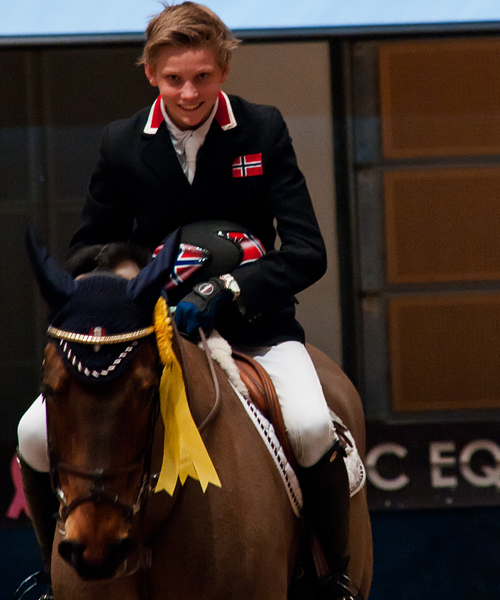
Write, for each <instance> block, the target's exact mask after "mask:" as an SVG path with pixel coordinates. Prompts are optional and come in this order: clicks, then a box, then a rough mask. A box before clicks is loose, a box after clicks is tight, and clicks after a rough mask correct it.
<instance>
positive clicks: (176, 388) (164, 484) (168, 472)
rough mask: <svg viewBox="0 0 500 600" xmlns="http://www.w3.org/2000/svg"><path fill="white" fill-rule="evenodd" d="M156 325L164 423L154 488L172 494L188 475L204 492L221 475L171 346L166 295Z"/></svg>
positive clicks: (160, 306) (156, 315) (170, 329)
mask: <svg viewBox="0 0 500 600" xmlns="http://www.w3.org/2000/svg"><path fill="white" fill-rule="evenodd" d="M154 327H155V333H156V340H157V344H158V350H159V353H160V359H161V361H162V363H163V365H164V368H163V373H162V376H161V381H160V406H161V414H162V417H163V423H164V426H165V441H164V446H163V462H162V466H161V471H160V476H159V479H158V482H157V485H156V489H155V491H156V492H160V491H162V490H165V491H166V492H168V493H169V494H170V495H172V494H173V493H174V490H175V486H176V484H177V479H179V480H180V482H181V484H182V485H184V483H185V481H186V479H187V477H188V475H189V476H190V477H192V478H193V479H198V480H199V482H200V485H201V487H202V489H203V491H204V492H205V490H206V489H207V487H208V484H209V483H212V484H213V485H216V486H218V487H220V486H221V483H220V480H219V476H218V475H217V472H216V470H215V467H214V465H213V463H212V461H211V459H210V456H209V455H208V452H207V449H206V448H205V444H204V443H203V440H202V439H201V435H200V433H199V431H198V428H197V427H196V424H195V422H194V420H193V417H192V415H191V411H190V409H189V405H188V401H187V396H186V388H185V385H184V379H183V377H182V369H181V365H180V364H179V361H178V360H177V357H176V356H175V353H174V350H173V348H172V335H173V329H172V323H171V321H170V316H169V314H168V308H167V303H166V302H165V300H164V299H163V298H160V299H159V300H158V303H157V304H156V307H155V311H154Z"/></svg>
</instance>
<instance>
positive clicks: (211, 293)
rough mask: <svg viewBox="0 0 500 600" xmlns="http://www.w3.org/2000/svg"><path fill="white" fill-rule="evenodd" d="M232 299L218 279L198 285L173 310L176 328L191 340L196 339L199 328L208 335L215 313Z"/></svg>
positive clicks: (231, 294)
mask: <svg viewBox="0 0 500 600" xmlns="http://www.w3.org/2000/svg"><path fill="white" fill-rule="evenodd" d="M233 299H234V294H233V292H232V291H231V290H229V289H226V288H225V287H224V281H223V280H222V279H219V277H213V278H212V279H209V280H208V281H207V282H205V283H198V284H197V285H195V286H194V288H193V291H192V292H190V293H189V294H187V296H184V298H183V299H182V300H181V301H180V302H179V304H178V305H177V308H176V309H175V322H176V324H177V328H178V329H179V331H180V332H182V333H185V334H186V335H187V336H188V337H192V338H196V337H198V328H199V327H201V328H202V329H203V332H204V333H205V334H206V335H209V334H210V332H211V331H212V329H213V328H214V324H215V317H216V316H217V313H218V312H219V311H220V310H221V309H222V308H223V307H224V306H228V305H229V304H231V302H232V301H233Z"/></svg>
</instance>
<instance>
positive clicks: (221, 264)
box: [154, 221, 265, 305]
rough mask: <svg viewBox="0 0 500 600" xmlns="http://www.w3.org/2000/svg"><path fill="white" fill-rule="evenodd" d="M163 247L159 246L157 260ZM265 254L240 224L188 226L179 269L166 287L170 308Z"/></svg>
mask: <svg viewBox="0 0 500 600" xmlns="http://www.w3.org/2000/svg"><path fill="white" fill-rule="evenodd" d="M166 239H169V236H168V237H167V238H166ZM162 247H163V245H160V246H158V248H157V249H156V250H155V252H154V255H155V256H156V254H157V253H158V252H159V251H160V249H161V248H162ZM263 254H265V248H264V246H263V245H262V243H261V242H260V240H259V239H258V238H256V237H255V236H254V235H253V234H252V233H251V232H250V231H249V230H248V229H246V228H245V227H242V226H241V225H237V224H236V223H231V222H229V221H200V222H197V223H192V224H189V225H184V226H183V227H182V228H181V244H180V247H179V253H178V255H177V260H176V263H175V267H174V270H173V272H172V275H171V276H170V279H169V281H168V282H167V284H166V286H165V289H166V291H167V294H168V300H169V304H170V305H175V304H177V303H178V302H179V301H180V300H181V299H182V298H183V297H184V296H185V295H186V294H188V293H189V292H190V291H191V290H192V288H193V285H195V284H197V283H200V282H202V281H207V280H208V279H210V277H217V276H219V275H223V274H224V273H231V271H234V269H235V268H236V267H238V266H243V265H245V264H248V263H250V262H253V261H254V260H257V259H259V258H260V257H261V256H262V255H263Z"/></svg>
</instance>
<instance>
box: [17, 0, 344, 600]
mask: <svg viewBox="0 0 500 600" xmlns="http://www.w3.org/2000/svg"><path fill="white" fill-rule="evenodd" d="M146 33H147V42H146V45H145V48H144V52H143V55H142V58H141V61H140V62H141V63H142V64H144V68H145V73H146V77H147V78H148V80H149V82H150V83H151V85H153V86H155V87H158V89H159V97H158V98H157V100H156V101H155V103H154V104H153V106H152V107H151V108H150V109H144V110H142V111H140V112H139V113H137V114H136V115H134V116H133V117H131V118H129V119H125V120H121V121H117V122H114V123H111V124H110V125H109V126H108V127H107V128H106V130H105V133H104V136H103V142H102V146H101V155H100V159H99V162H98V165H97V168H96V170H95V172H94V174H93V176H92V178H91V182H90V186H89V195H88V198H87V202H86V205H85V208H84V211H83V223H82V226H81V228H80V229H79V230H78V232H77V233H76V234H75V236H74V238H73V240H72V243H71V248H72V251H74V250H76V249H78V248H80V247H83V246H89V245H92V244H105V243H109V242H113V241H131V242H133V243H136V244H139V245H141V246H144V247H146V248H149V249H151V250H153V249H154V248H155V247H156V246H157V245H158V244H160V243H161V241H162V240H163V239H164V238H165V237H166V236H167V235H168V234H169V233H170V232H172V231H173V230H175V229H176V228H177V227H179V226H183V225H187V224H190V223H195V222H200V221H206V220H216V219H223V220H226V221H232V222H235V223H238V224H239V225H241V226H243V227H245V228H247V229H248V230H250V231H251V232H252V233H253V234H254V235H255V236H257V237H258V238H259V239H260V241H261V242H262V243H263V245H264V247H265V248H266V253H265V254H264V256H262V257H261V258H260V259H258V260H256V261H254V262H253V263H251V264H247V265H245V266H240V267H237V268H236V269H235V270H234V271H233V272H232V273H226V274H222V277H220V278H219V277H216V278H213V279H211V280H210V283H211V287H210V290H211V291H210V293H209V294H208V295H207V294H203V293H201V291H200V289H199V288H198V287H197V288H196V289H195V290H193V291H192V292H191V293H189V294H188V295H187V296H186V297H185V298H184V299H183V300H182V301H181V302H179V304H178V306H177V310H176V313H175V314H176V322H177V325H178V327H179V329H180V330H181V331H182V332H184V333H186V334H187V335H191V336H193V335H195V334H196V332H197V330H198V327H200V326H201V327H203V329H205V330H206V331H210V330H211V329H212V328H213V327H214V326H216V327H217V329H218V330H219V331H220V333H221V334H222V335H223V336H225V337H226V338H227V339H228V340H229V341H230V342H231V343H232V344H233V345H236V346H239V347H240V348H241V347H244V348H245V351H246V352H247V353H248V354H251V355H252V356H254V358H255V359H256V360H258V361H259V362H261V364H262V365H263V366H264V367H265V368H266V369H267V370H268V372H269V373H270V375H271V378H272V379H273V382H274V384H275V387H276V390H277V393H278V397H279V400H280V403H281V406H282V410H283V416H284V420H285V424H286V427H287V431H288V433H289V437H290V441H291V444H292V448H293V450H294V452H295V455H296V458H297V462H298V464H299V465H300V467H299V473H298V475H299V479H300V483H301V486H302V488H303V492H304V498H305V509H306V511H307V512H308V513H309V515H310V519H311V521H312V522H313V523H314V526H315V529H316V531H317V535H318V537H319V539H320V542H321V544H322V547H323V551H324V553H325V557H326V560H327V563H328V566H329V571H330V576H329V577H328V578H327V579H326V580H325V581H324V582H323V584H324V585H323V593H324V597H325V598H330V599H337V600H338V599H341V598H344V597H345V598H347V597H351V598H352V597H353V596H349V595H348V594H347V592H345V590H344V588H343V587H342V585H341V584H339V583H338V582H339V579H340V580H343V577H344V574H345V571H346V569H347V565H348V562H349V554H348V537H349V536H348V532H349V487H348V479H347V473H346V470H345V466H344V462H343V459H342V456H341V452H338V451H337V450H338V449H339V448H338V444H337V438H336V434H335V430H334V426H333V424H332V421H331V418H330V415H329V411H328V407H327V404H326V401H325V399H324V396H323V393H322V390H321V385H320V383H319V380H318V378H317V375H316V373H315V370H314V367H313V365H312V362H311V360H310V358H309V355H308V353H307V351H306V349H305V346H304V331H303V329H302V327H301V326H300V324H299V323H298V322H297V320H296V319H295V303H296V300H295V297H294V295H295V294H296V293H298V292H300V291H301V290H303V289H305V288H306V287H308V286H309V285H311V284H313V283H314V282H315V281H317V280H318V279H319V278H320V277H321V276H322V275H323V273H324V271H325V269H326V253H325V247H324V243H323V239H322V236H321V233H320V231H319V228H318V224H317V221H316V217H315V215H314V210H313V207H312V203H311V199H310V197H309V193H308V191H307V187H306V183H305V180H304V177H303V175H302V173H301V172H300V170H299V168H298V166H297V162H296V157H295V153H294V150H293V147H292V143H291V139H290V136H289V134H288V131H287V128H286V125H285V122H284V121H283V118H282V116H281V114H280V113H279V111H278V110H277V109H276V108H273V107H268V106H261V105H256V104H251V103H249V102H246V101H245V100H243V99H242V98H239V97H237V96H227V95H226V94H225V93H224V92H222V91H221V85H222V84H223V83H224V82H225V81H226V78H227V75H228V72H229V59H230V55H231V51H232V50H233V49H234V48H235V47H236V45H237V40H236V39H235V38H234V36H233V35H232V34H231V32H230V31H229V30H228V29H227V28H226V26H225V25H224V24H223V23H222V21H220V19H219V18H218V17H217V16H216V15H215V14H214V13H213V12H211V11H210V10H209V9H207V8H206V7H204V6H201V5H198V4H195V3H192V2H184V3H182V4H179V5H174V6H167V7H166V8H165V9H164V10H163V11H162V13H161V14H160V15H158V16H157V17H155V18H154V19H153V20H152V21H151V23H150V24H149V26H148V28H147V32H146ZM275 223H276V226H277V231H276V229H275V225H274V224H275ZM277 232H278V233H279V237H280V240H281V246H280V247H279V248H278V249H275V241H276V237H277ZM39 412H40V408H39ZM21 430H22V427H21V428H20V452H21V455H22V456H23V458H24V460H25V462H26V463H30V456H33V461H35V460H36V459H35V458H34V457H35V456H36V455H37V454H39V450H37V449H36V448H35V446H33V447H30V443H29V441H27V440H26V439H24V440H23V439H22V438H23V435H22V433H21ZM33 466H36V464H34V465H33ZM38 468H39V467H38ZM24 472H25V474H26V473H27V472H28V466H27V465H25V468H24Z"/></svg>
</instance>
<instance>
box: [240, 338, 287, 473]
mask: <svg viewBox="0 0 500 600" xmlns="http://www.w3.org/2000/svg"><path fill="white" fill-rule="evenodd" d="M232 356H233V359H234V361H235V363H236V365H237V366H238V369H239V371H240V377H241V379H242V381H243V383H244V384H245V387H246V388H247V390H248V393H249V395H250V399H251V400H252V402H253V403H254V404H255V406H256V407H257V408H258V409H259V411H260V412H261V413H262V414H263V415H264V417H265V418H266V419H267V420H268V421H270V422H271V424H272V425H273V427H274V431H275V433H276V436H277V438H278V440H279V442H280V444H281V447H282V448H283V451H284V453H285V456H286V458H287V460H288V462H289V463H290V465H291V467H292V468H293V469H295V468H296V467H297V461H296V459H295V455H294V453H293V450H292V446H291V444H290V440H289V439H288V434H287V431H286V428H285V422H284V420H283V413H282V412H281V406H280V403H279V400H278V396H277V394H276V389H275V387H274V384H273V382H272V380H271V377H269V374H268V372H267V371H266V370H265V369H264V367H263V366H262V365H261V364H260V363H258V362H257V361H256V360H255V359H253V358H252V357H250V356H247V355H246V354H243V353H242V352H237V351H235V350H233V352H232Z"/></svg>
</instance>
